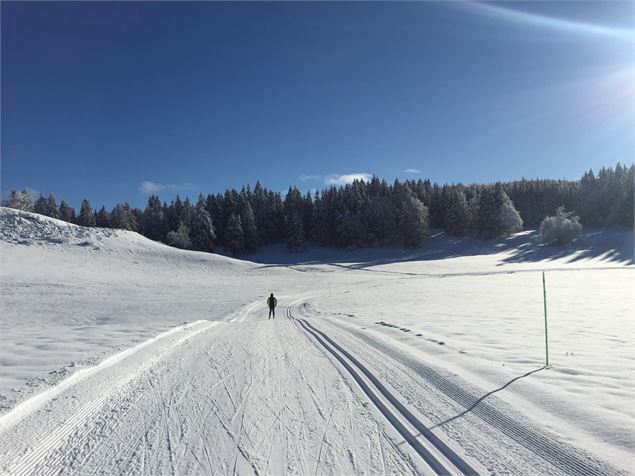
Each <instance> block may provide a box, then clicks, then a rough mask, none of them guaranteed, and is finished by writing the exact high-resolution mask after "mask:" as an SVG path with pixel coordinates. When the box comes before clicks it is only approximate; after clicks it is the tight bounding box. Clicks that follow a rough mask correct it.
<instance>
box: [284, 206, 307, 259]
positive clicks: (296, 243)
mask: <svg viewBox="0 0 635 476" xmlns="http://www.w3.org/2000/svg"><path fill="white" fill-rule="evenodd" d="M304 247H305V242H304V227H303V226H302V219H301V218H300V214H299V213H297V212H296V213H294V214H293V217H291V223H290V225H289V239H288V240H287V248H288V249H289V251H291V252H292V253H300V252H302V251H304Z"/></svg>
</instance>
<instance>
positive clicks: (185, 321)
mask: <svg viewBox="0 0 635 476" xmlns="http://www.w3.org/2000/svg"><path fill="white" fill-rule="evenodd" d="M632 246H633V231H632V230H610V231H609V230H606V231H602V230H591V231H585V232H583V234H582V236H581V239H580V243H579V244H577V245H576V246H574V247H572V246H569V247H568V248H564V249H562V248H547V247H542V246H539V245H538V244H537V243H536V241H535V234H534V233H531V232H525V233H521V234H518V235H515V236H514V237H511V238H509V239H507V240H498V241H494V242H488V241H482V240H478V239H474V238H450V237H446V236H443V235H436V236H435V237H433V238H432V239H431V240H430V241H429V242H428V243H426V244H425V245H424V247H423V248H422V249H420V250H417V251H402V250H394V249H380V250H358V251H355V252H339V251H334V250H326V249H319V248H317V249H310V250H308V251H307V252H306V253H304V254H301V255H291V256H290V255H288V254H286V253H282V252H280V250H279V249H278V247H275V246H274V247H268V248H266V249H264V250H261V251H259V252H258V253H257V254H255V255H252V256H250V257H249V258H250V259H252V260H253V261H252V262H250V261H241V260H234V259H231V258H226V257H223V256H218V255H210V254H204V253H196V252H187V251H181V250H177V249H174V248H170V247H167V246H164V245H162V244H159V243H155V242H152V241H149V240H147V239H145V238H143V237H141V236H140V235H138V234H136V233H132V232H126V231H119V230H105V229H89V228H82V227H78V226H74V225H70V224H68V223H65V222H61V221H58V220H53V219H50V218H46V217H42V216H39V215H35V214H30V213H26V212H18V211H15V210H9V209H5V208H0V265H1V268H0V286H1V288H0V289H1V293H2V294H1V303H0V306H1V308H0V311H1V313H2V318H1V320H0V325H1V326H2V327H1V329H0V332H1V335H2V347H1V349H0V405H1V410H0V411H1V413H0V473H7V474H32V473H36V474H47V473H49V472H50V473H57V472H60V471H63V472H64V473H66V474H94V473H103V474H112V473H120V474H137V473H142V474H175V473H180V474H183V473H188V472H189V473H206V474H212V473H213V472H214V471H216V472H218V473H221V474H227V473H231V472H234V471H235V472H237V473H239V474H250V473H259V474H262V473H265V474H281V473H300V474H308V473H311V474H315V473H320V474H324V473H327V474H351V473H363V472H365V473H425V474H429V473H435V472H442V470H441V469H440V468H445V469H448V470H450V471H453V472H456V471H460V468H463V469H464V472H465V468H471V470H474V471H476V472H479V473H497V474H506V473H507V474H535V473H544V474H588V475H592V474H619V473H629V472H630V473H632V472H634V469H635V468H633V463H632V454H633V449H634V445H635V443H634V437H633V433H634V430H635V428H634V422H635V415H634V412H633V408H634V405H633V403H634V401H633V397H634V395H635V382H634V376H633V361H634V359H635V354H634V351H633V348H635V346H634V344H635V342H633V340H634V336H635V323H634V319H633V312H634V307H633V306H634V301H633V290H634V284H635V280H634V278H635V275H634V274H633V273H634V269H633V251H632ZM299 260H301V262H299ZM542 270H547V284H548V297H549V312H550V337H551V361H552V364H553V366H552V367H551V368H549V369H541V367H542V364H543V361H544V335H543V320H542V319H543V317H542V287H541V285H542V283H541V271H542ZM270 292H274V293H276V295H277V296H278V300H279V305H280V306H279V308H278V312H277V316H276V320H275V321H270V320H268V319H267V314H266V310H265V308H264V302H265V299H266V296H267V295H268V294H269V293H270ZM426 435H427V437H426ZM444 448H445V449H444Z"/></svg>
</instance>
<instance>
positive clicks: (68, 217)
mask: <svg viewBox="0 0 635 476" xmlns="http://www.w3.org/2000/svg"><path fill="white" fill-rule="evenodd" d="M59 219H60V220H64V221H65V222H68V223H73V222H74V221H75V210H73V209H72V208H71V206H70V205H69V204H68V203H66V202H65V201H64V200H62V202H61V203H60V213H59Z"/></svg>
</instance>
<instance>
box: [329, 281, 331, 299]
mask: <svg viewBox="0 0 635 476" xmlns="http://www.w3.org/2000/svg"><path fill="white" fill-rule="evenodd" d="M329 297H331V282H330V281H329Z"/></svg>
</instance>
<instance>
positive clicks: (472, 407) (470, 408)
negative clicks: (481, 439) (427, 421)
mask: <svg viewBox="0 0 635 476" xmlns="http://www.w3.org/2000/svg"><path fill="white" fill-rule="evenodd" d="M546 368H547V366H545V365H543V366H542V367H540V368H539V369H535V370H531V371H529V372H527V373H526V374H523V375H519V376H518V377H515V378H513V379H511V380H510V381H509V382H507V383H506V384H505V385H503V386H502V387H500V388H497V389H496V390H492V391H491V392H488V393H486V394H485V395H483V396H482V397H480V398H479V399H478V400H476V401H475V402H474V403H473V404H472V405H470V407H469V408H466V409H465V410H464V411H462V412H461V413H459V414H458V415H454V416H453V417H450V418H448V419H447V420H445V421H442V422H441V423H437V424H436V425H434V426H432V427H431V428H430V429H431V430H433V429H435V428H437V427H439V426H443V425H445V424H447V423H450V422H451V421H454V420H456V419H458V418H461V417H462V416H464V415H465V414H467V413H470V412H471V411H472V410H474V408H476V406H477V405H478V404H479V403H481V402H482V401H483V400H485V399H486V398H487V397H489V396H490V395H493V394H495V393H496V392H500V391H501V390H504V389H505V388H507V387H509V386H510V385H511V384H512V383H514V382H515V381H516V380H520V379H521V378H525V377H529V376H530V375H531V374H535V373H536V372H540V371H541V370H545V369H546Z"/></svg>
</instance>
